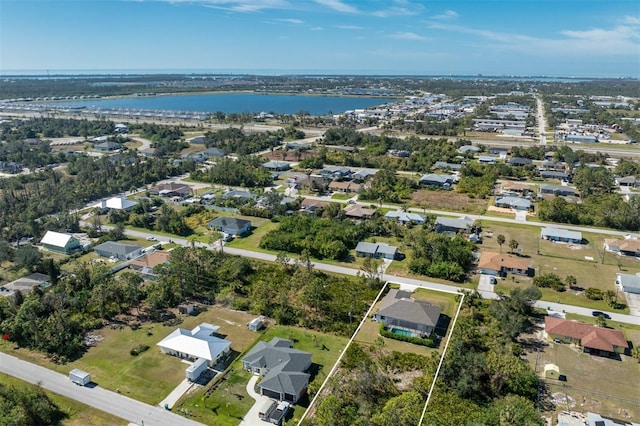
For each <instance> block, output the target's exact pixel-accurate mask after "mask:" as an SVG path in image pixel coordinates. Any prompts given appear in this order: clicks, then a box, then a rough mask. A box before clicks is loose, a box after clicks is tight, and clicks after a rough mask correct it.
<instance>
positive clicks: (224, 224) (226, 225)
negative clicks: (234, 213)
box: [208, 216, 251, 235]
mask: <svg viewBox="0 0 640 426" xmlns="http://www.w3.org/2000/svg"><path fill="white" fill-rule="evenodd" d="M208 226H209V228H211V229H217V230H218V231H221V232H224V233H226V234H229V235H245V234H248V233H249V232H251V221H248V220H244V219H238V218H235V217H229V216H220V217H217V218H215V219H213V220H212V221H209V223H208Z"/></svg>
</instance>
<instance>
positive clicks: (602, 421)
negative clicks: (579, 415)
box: [585, 412, 640, 426]
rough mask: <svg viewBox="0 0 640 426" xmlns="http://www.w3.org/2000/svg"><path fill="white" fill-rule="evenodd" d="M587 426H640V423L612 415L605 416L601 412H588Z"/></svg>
mask: <svg viewBox="0 0 640 426" xmlns="http://www.w3.org/2000/svg"><path fill="white" fill-rule="evenodd" d="M585 426H640V423H636V422H632V421H627V420H618V419H613V418H611V417H604V416H601V415H600V414H596V413H590V412H587V423H585Z"/></svg>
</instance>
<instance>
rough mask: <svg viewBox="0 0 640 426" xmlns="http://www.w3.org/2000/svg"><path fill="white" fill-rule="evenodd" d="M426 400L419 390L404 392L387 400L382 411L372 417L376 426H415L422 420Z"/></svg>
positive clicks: (372, 421)
mask: <svg viewBox="0 0 640 426" xmlns="http://www.w3.org/2000/svg"><path fill="white" fill-rule="evenodd" d="M423 405H424V401H423V399H422V395H420V394H419V393H418V392H404V393H403V394H401V395H399V396H396V397H394V398H391V399H390V400H388V401H387V403H386V404H385V405H384V408H383V409H382V412H381V413H378V414H376V415H374V416H373V417H372V418H371V423H372V424H373V425H375V426H414V425H417V424H418V423H419V422H420V415H421V413H422V406H423Z"/></svg>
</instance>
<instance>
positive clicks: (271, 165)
mask: <svg viewBox="0 0 640 426" xmlns="http://www.w3.org/2000/svg"><path fill="white" fill-rule="evenodd" d="M262 167H263V168H264V169H267V170H269V171H272V172H282V171H285V170H289V169H290V168H291V163H288V162H286V161H275V160H271V161H267V162H266V163H264V164H263V165H262Z"/></svg>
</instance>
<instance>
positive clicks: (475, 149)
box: [458, 145, 481, 154]
mask: <svg viewBox="0 0 640 426" xmlns="http://www.w3.org/2000/svg"><path fill="white" fill-rule="evenodd" d="M480 151H481V149H480V148H478V147H477V146H475V145H463V146H461V147H460V148H458V152H459V153H460V154H466V153H467V152H473V153H475V152H480Z"/></svg>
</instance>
